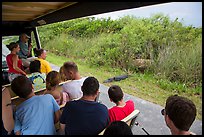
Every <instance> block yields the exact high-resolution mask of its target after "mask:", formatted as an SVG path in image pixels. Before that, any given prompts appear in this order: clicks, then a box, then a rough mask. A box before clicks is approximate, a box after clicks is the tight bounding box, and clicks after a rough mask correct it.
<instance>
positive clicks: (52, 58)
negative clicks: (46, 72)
mask: <svg viewBox="0 0 204 137" xmlns="http://www.w3.org/2000/svg"><path fill="white" fill-rule="evenodd" d="M84 60H85V59H83V60H82V59H76V58H67V57H64V56H59V55H58V56H56V55H54V54H53V53H50V52H49V53H48V56H47V61H49V62H50V63H52V64H55V65H57V66H59V67H60V66H62V64H63V63H64V62H66V61H73V62H75V63H76V64H77V65H78V69H79V72H80V74H81V75H82V76H94V77H96V78H97V79H98V80H99V82H100V83H103V81H104V80H106V79H108V78H111V77H114V76H119V75H123V74H126V73H125V72H124V71H122V70H119V69H115V68H110V67H108V66H106V67H104V66H90V65H89V64H87V63H86V62H85V61H84ZM165 82H166V81H164V80H157V79H156V78H154V77H153V75H151V74H140V73H134V74H131V76H130V77H129V78H127V79H125V80H121V81H114V82H111V83H104V85H106V86H108V87H109V86H111V85H113V84H115V85H119V86H120V87H121V88H122V90H123V92H125V93H128V94H130V95H133V96H136V97H139V98H142V99H144V100H147V101H150V102H153V103H155V104H158V105H161V106H164V105H165V101H166V99H167V98H168V96H170V95H174V94H178V95H180V96H184V97H187V98H189V99H190V100H192V101H193V102H194V103H195V105H196V107H197V116H196V119H199V120H202V93H201V94H200V95H196V94H192V93H191V92H178V91H177V90H172V89H171V88H170V89H169V88H167V89H166V90H164V89H162V88H161V86H160V85H164V84H166V83H165ZM174 85H175V84H174ZM174 85H172V84H171V86H174ZM189 90H190V89H189Z"/></svg>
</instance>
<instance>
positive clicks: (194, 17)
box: [93, 2, 202, 27]
mask: <svg viewBox="0 0 204 137" xmlns="http://www.w3.org/2000/svg"><path fill="white" fill-rule="evenodd" d="M156 13H163V14H164V15H165V16H166V15H167V16H169V17H170V19H171V20H175V19H176V18H178V21H179V22H181V23H182V24H183V25H184V26H189V25H192V26H193V27H202V2H169V3H164V4H157V5H152V6H145V7H140V8H134V9H128V10H121V11H115V12H109V13H104V14H98V15H94V16H93V17H96V18H108V17H111V19H113V20H115V19H118V18H120V17H123V16H125V15H133V16H135V17H141V18H149V17H150V16H151V15H154V14H156Z"/></svg>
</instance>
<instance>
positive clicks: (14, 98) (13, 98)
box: [9, 80, 71, 101]
mask: <svg viewBox="0 0 204 137" xmlns="http://www.w3.org/2000/svg"><path fill="white" fill-rule="evenodd" d="M70 81H71V80H67V81H65V82H61V83H59V86H61V85H63V84H65V83H68V82H70ZM9 90H11V89H9ZM45 90H46V88H42V89H39V90H36V91H34V93H35V94H36V93H39V92H43V91H45ZM12 92H13V91H12ZM18 98H19V96H15V97H12V98H11V101H13V100H16V99H18Z"/></svg>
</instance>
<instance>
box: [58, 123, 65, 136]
mask: <svg viewBox="0 0 204 137" xmlns="http://www.w3.org/2000/svg"><path fill="white" fill-rule="evenodd" d="M59 134H60V135H65V124H61V123H60V129H59Z"/></svg>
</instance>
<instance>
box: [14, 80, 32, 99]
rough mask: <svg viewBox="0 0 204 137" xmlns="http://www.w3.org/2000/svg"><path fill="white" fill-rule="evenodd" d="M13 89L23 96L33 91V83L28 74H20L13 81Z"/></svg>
mask: <svg viewBox="0 0 204 137" xmlns="http://www.w3.org/2000/svg"><path fill="white" fill-rule="evenodd" d="M11 89H12V91H13V92H14V93H15V94H16V95H17V96H19V97H21V98H26V97H27V96H28V95H29V94H30V93H31V92H32V83H31V81H30V80H29V79H28V78H27V77H26V76H18V77H16V78H15V79H14V80H13V81H12V82H11Z"/></svg>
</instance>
